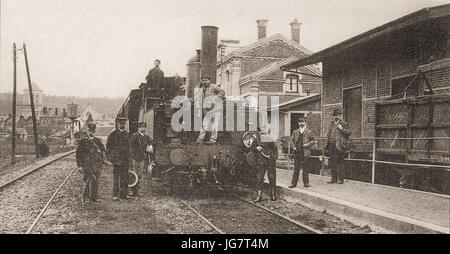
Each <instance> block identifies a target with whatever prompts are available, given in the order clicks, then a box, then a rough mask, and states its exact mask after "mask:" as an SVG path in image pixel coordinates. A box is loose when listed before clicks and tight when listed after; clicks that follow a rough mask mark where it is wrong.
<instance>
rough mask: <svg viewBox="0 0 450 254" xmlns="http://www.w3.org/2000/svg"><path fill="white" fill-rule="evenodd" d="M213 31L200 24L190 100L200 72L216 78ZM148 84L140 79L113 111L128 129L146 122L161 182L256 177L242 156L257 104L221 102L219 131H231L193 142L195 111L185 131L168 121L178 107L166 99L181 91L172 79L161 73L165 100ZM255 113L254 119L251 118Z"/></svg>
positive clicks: (191, 69)
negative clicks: (210, 142)
mask: <svg viewBox="0 0 450 254" xmlns="http://www.w3.org/2000/svg"><path fill="white" fill-rule="evenodd" d="M217 31H218V28H217V27H212V26H203V27H202V45H201V50H197V54H196V55H195V56H194V57H193V58H191V59H190V60H189V62H188V64H187V78H186V80H185V82H186V84H185V85H184V95H185V96H186V98H188V99H190V100H191V101H193V95H194V92H193V91H194V88H196V87H199V83H200V74H202V75H203V74H208V75H209V76H210V77H211V82H212V83H215V80H216V69H215V68H216V63H217V59H216V55H217ZM147 83H148V82H147ZM147 83H142V84H141V85H140V86H139V89H133V90H132V91H131V92H130V94H129V96H128V98H127V99H126V101H125V103H124V104H123V106H122V108H121V109H120V111H119V112H118V116H122V117H127V118H128V128H129V132H130V133H133V132H136V131H137V129H138V123H139V122H145V123H147V130H146V134H148V135H149V136H150V137H151V138H152V139H153V141H154V144H155V146H154V147H155V151H154V156H153V159H154V163H155V167H156V168H155V169H156V172H160V173H159V176H160V177H161V179H162V181H163V182H164V181H167V182H169V183H171V184H172V185H184V186H190V187H194V186H196V185H207V184H219V185H221V186H232V185H233V184H234V183H235V182H236V181H237V180H243V179H247V180H248V181H252V179H255V172H254V170H252V167H251V166H250V165H249V163H248V162H247V155H248V154H249V153H250V148H249V147H250V144H251V142H252V140H253V139H254V138H255V137H256V135H253V134H252V133H253V132H252V130H253V131H254V130H256V129H257V128H258V127H257V124H258V115H257V114H256V113H257V109H256V108H252V107H250V106H249V105H246V104H245V103H244V102H242V101H225V102H224V104H223V107H222V108H221V110H223V111H222V114H221V117H220V120H219V125H220V126H223V130H230V129H232V130H236V131H219V135H218V140H217V143H216V144H215V145H205V144H199V143H196V142H195V141H196V139H197V136H198V133H199V132H198V130H195V128H194V127H195V126H194V117H195V114H191V117H192V119H191V121H188V122H190V123H191V126H190V127H191V128H190V130H189V128H187V129H188V130H182V131H175V130H174V129H173V126H172V124H171V121H172V116H173V115H174V114H175V113H176V112H177V111H178V110H179V107H173V106H172V105H171V104H172V103H171V101H172V100H171V99H173V97H174V96H177V95H183V93H182V92H180V90H177V86H178V85H177V84H176V80H175V78H173V77H165V78H164V81H163V86H162V87H165V88H170V89H168V90H170V91H171V92H170V94H169V95H168V96H164V98H165V99H162V98H161V97H156V96H155V94H159V93H157V92H155V91H154V87H155V86H153V84H147ZM190 107H192V108H191V109H192V110H191V112H195V106H194V105H190ZM230 114H232V115H230ZM252 114H253V115H252ZM255 115H256V119H255V118H254V117H252V116H255ZM230 117H232V118H233V120H234V121H231V124H232V125H233V126H227V124H228V125H230V121H228V122H227V120H226V119H227V118H228V119H230ZM250 119H252V120H253V121H250ZM184 120H187V119H184ZM238 121H240V123H241V124H238ZM242 123H244V126H242ZM238 127H239V128H240V129H239V128H238Z"/></svg>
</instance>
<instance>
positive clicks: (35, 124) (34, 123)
mask: <svg viewBox="0 0 450 254" xmlns="http://www.w3.org/2000/svg"><path fill="white" fill-rule="evenodd" d="M23 54H24V56H25V67H26V68H27V78H28V89H29V90H30V104H31V117H32V118H33V135H34V145H35V148H36V157H39V144H38V133H37V123H36V112H35V111H34V98H33V88H32V87H31V78H30V68H29V66H28V57H27V48H26V46H25V43H24V44H23Z"/></svg>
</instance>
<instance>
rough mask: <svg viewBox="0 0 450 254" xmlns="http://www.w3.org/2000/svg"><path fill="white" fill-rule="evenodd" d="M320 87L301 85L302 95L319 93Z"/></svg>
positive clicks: (309, 84) (307, 84)
mask: <svg viewBox="0 0 450 254" xmlns="http://www.w3.org/2000/svg"><path fill="white" fill-rule="evenodd" d="M321 91H322V85H320V84H311V83H306V84H305V83H303V84H302V91H301V92H302V93H308V92H309V93H319V94H320V93H321Z"/></svg>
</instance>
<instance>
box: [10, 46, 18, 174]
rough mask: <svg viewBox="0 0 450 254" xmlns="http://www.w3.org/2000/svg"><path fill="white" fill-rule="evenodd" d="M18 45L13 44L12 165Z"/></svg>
mask: <svg viewBox="0 0 450 254" xmlns="http://www.w3.org/2000/svg"><path fill="white" fill-rule="evenodd" d="M16 55H17V52H16V43H15V42H14V44H13V63H14V68H13V80H14V81H13V87H14V88H13V111H12V136H11V145H12V147H11V164H12V165H14V164H15V163H16V90H17V69H16V68H17V58H16Z"/></svg>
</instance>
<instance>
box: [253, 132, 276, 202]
mask: <svg viewBox="0 0 450 254" xmlns="http://www.w3.org/2000/svg"><path fill="white" fill-rule="evenodd" d="M263 141H264V142H263ZM250 149H251V150H252V152H254V153H255V154H256V190H257V196H256V199H255V200H254V202H255V203H257V202H261V201H262V189H263V185H264V175H265V174H266V171H267V178H269V197H270V200H272V201H275V200H277V196H276V177H277V176H276V162H277V159H278V148H277V145H276V144H275V142H274V141H273V140H272V138H271V137H270V136H268V135H266V134H264V133H262V132H261V131H260V132H258V133H257V135H256V139H255V140H254V141H253V143H252V144H251V147H250Z"/></svg>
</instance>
